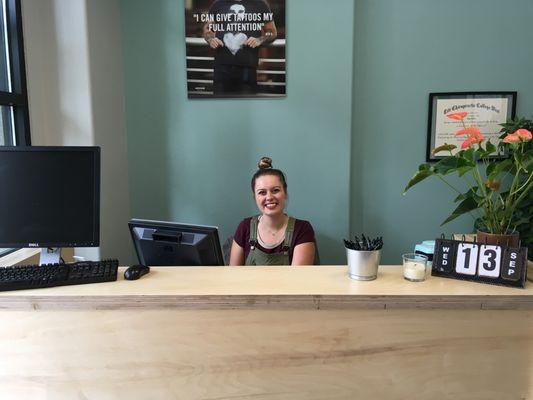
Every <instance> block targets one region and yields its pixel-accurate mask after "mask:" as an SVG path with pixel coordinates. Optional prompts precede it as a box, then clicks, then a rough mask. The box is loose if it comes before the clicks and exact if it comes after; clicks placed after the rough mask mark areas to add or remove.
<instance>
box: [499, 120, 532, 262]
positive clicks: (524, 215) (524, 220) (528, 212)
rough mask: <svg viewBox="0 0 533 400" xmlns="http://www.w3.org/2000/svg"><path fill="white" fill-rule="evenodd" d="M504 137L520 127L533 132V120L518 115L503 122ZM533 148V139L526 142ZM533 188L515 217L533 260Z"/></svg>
mask: <svg viewBox="0 0 533 400" xmlns="http://www.w3.org/2000/svg"><path fill="white" fill-rule="evenodd" d="M501 126H502V130H501V133H502V136H500V139H503V138H504V137H505V136H507V135H508V134H510V133H513V132H516V131H517V130H518V129H527V130H528V131H529V132H533V120H532V119H528V118H523V117H516V118H514V119H511V120H509V121H507V122H506V123H505V124H502V125H501ZM532 148H533V140H530V141H528V142H527V143H526V149H527V150H531V149H532ZM532 210H533V189H532V190H530V191H529V193H528V194H527V195H526V197H525V199H524V200H523V201H522V202H521V203H520V204H519V205H518V207H517V210H516V211H515V217H516V220H517V221H518V222H517V224H516V231H517V232H518V233H519V234H520V241H521V242H522V246H524V247H527V253H528V258H529V259H530V260H533V215H532V213H533V211H532Z"/></svg>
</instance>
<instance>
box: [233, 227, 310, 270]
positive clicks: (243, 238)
mask: <svg viewBox="0 0 533 400" xmlns="http://www.w3.org/2000/svg"><path fill="white" fill-rule="evenodd" d="M251 220H252V217H249V218H245V219H243V220H242V221H241V223H240V224H239V226H238V227H237V230H236V231H235V235H233V240H235V242H236V243H237V244H238V245H239V246H241V247H242V248H243V249H244V259H245V260H246V259H247V258H248V254H249V253H250V221H251ZM314 241H315V231H314V230H313V227H312V226H311V224H310V223H309V222H308V221H304V220H302V219H295V220H294V232H293V234H292V243H291V247H290V249H289V262H291V263H292V254H293V251H294V248H295V247H296V246H297V245H299V244H301V243H308V242H314ZM256 247H257V248H258V249H259V250H261V251H262V252H264V253H267V254H272V253H281V252H282V248H283V243H281V244H280V245H279V246H277V247H274V248H273V249H265V248H264V247H262V246H261V245H260V244H259V243H257V244H256Z"/></svg>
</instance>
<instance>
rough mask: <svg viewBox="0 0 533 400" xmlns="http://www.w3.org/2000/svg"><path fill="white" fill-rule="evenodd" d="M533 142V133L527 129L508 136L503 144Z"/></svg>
mask: <svg viewBox="0 0 533 400" xmlns="http://www.w3.org/2000/svg"><path fill="white" fill-rule="evenodd" d="M528 140H531V132H530V131H528V130H527V129H518V130H517V131H515V132H514V133H510V134H508V135H507V136H506V137H505V138H504V139H503V140H502V142H504V143H518V142H527V141H528Z"/></svg>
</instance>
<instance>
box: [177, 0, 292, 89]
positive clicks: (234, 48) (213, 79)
mask: <svg viewBox="0 0 533 400" xmlns="http://www.w3.org/2000/svg"><path fill="white" fill-rule="evenodd" d="M185 37H186V38H185V44H186V46H185V47H186V57H187V94H188V97H189V98H190V99H209V98H243V97H248V98H258V97H267V98H273V97H274V98H275V97H285V95H286V90H287V80H286V58H285V47H286V44H287V43H286V36H285V0H185Z"/></svg>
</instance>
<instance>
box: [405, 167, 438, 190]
mask: <svg viewBox="0 0 533 400" xmlns="http://www.w3.org/2000/svg"><path fill="white" fill-rule="evenodd" d="M431 175H433V171H432V170H431V169H419V170H418V171H417V173H416V174H415V175H414V176H413V177H412V178H411V180H410V181H409V183H408V184H407V186H406V187H405V189H404V190H403V194H405V192H407V191H408V190H409V189H410V188H411V187H413V186H414V185H416V184H417V183H419V182H421V181H423V180H424V179H426V178H427V177H430V176H431Z"/></svg>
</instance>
